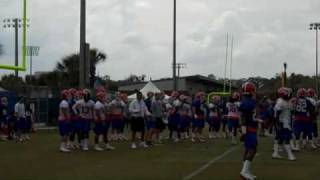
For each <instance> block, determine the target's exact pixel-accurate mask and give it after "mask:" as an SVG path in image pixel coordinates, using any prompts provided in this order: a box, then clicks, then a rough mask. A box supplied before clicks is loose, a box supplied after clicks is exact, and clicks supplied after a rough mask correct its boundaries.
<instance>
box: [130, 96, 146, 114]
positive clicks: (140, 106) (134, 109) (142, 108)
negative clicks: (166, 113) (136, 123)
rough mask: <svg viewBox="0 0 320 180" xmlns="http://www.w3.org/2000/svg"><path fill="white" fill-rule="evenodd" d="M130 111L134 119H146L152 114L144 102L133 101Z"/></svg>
mask: <svg viewBox="0 0 320 180" xmlns="http://www.w3.org/2000/svg"><path fill="white" fill-rule="evenodd" d="M129 111H130V113H131V115H132V116H133V117H145V116H146V115H148V114H150V113H149V111H148V108H147V106H146V104H145V103H144V101H143V100H141V101H138V100H133V101H132V102H131V103H130V105H129Z"/></svg>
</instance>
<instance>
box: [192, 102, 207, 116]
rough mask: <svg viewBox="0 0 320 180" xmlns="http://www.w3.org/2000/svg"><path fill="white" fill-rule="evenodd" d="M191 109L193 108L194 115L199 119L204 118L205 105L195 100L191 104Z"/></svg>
mask: <svg viewBox="0 0 320 180" xmlns="http://www.w3.org/2000/svg"><path fill="white" fill-rule="evenodd" d="M192 108H194V109H195V112H194V113H195V114H196V115H197V116H200V117H202V118H203V117H204V116H205V111H206V109H205V108H206V107H205V105H204V104H203V103H201V101H200V100H195V101H193V102H192Z"/></svg>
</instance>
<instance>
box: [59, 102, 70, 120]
mask: <svg viewBox="0 0 320 180" xmlns="http://www.w3.org/2000/svg"><path fill="white" fill-rule="evenodd" d="M65 113H67V115H68V114H69V103H68V101H66V100H62V101H61V103H60V105H59V118H58V120H59V121H66V120H68V117H66V116H65Z"/></svg>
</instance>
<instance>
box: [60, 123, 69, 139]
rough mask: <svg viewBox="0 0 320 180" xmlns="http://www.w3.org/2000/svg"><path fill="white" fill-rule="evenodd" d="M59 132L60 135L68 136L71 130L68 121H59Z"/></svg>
mask: <svg viewBox="0 0 320 180" xmlns="http://www.w3.org/2000/svg"><path fill="white" fill-rule="evenodd" d="M58 125H59V134H60V136H68V135H69V134H70V132H71V126H70V123H69V122H68V121H59V122H58Z"/></svg>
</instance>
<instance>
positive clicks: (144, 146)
mask: <svg viewBox="0 0 320 180" xmlns="http://www.w3.org/2000/svg"><path fill="white" fill-rule="evenodd" d="M140 147H143V148H148V147H149V146H148V145H147V144H146V143H145V142H141V143H140Z"/></svg>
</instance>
